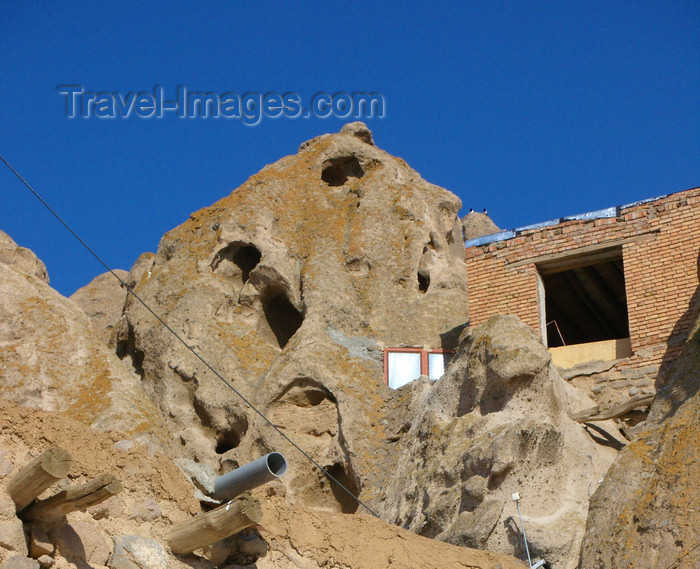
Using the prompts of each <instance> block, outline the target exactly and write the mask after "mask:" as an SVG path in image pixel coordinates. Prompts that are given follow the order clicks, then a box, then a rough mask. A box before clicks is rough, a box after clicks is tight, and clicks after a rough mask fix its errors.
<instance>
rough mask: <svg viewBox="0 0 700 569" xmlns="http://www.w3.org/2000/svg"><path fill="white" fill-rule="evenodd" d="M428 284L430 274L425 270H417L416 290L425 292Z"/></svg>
mask: <svg viewBox="0 0 700 569" xmlns="http://www.w3.org/2000/svg"><path fill="white" fill-rule="evenodd" d="M429 286H430V275H429V274H428V273H427V272H425V271H418V290H419V291H421V292H423V293H425V292H428V287H429Z"/></svg>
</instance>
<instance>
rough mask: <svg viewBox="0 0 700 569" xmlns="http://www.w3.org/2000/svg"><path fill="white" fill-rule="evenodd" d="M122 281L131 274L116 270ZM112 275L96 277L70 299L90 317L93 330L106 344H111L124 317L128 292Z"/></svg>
mask: <svg viewBox="0 0 700 569" xmlns="http://www.w3.org/2000/svg"><path fill="white" fill-rule="evenodd" d="M113 272H114V275H117V276H118V277H119V278H120V279H122V281H126V279H127V277H128V276H129V273H128V272H127V271H123V270H121V269H115V270H114V271H113ZM114 275H113V274H112V273H104V274H102V275H99V276H97V277H95V278H94V279H93V280H92V281H91V282H90V283H88V284H86V285H85V286H84V287H82V288H79V289H78V290H76V291H75V292H74V293H73V294H72V295H71V296H70V299H71V300H72V301H73V302H75V303H76V304H77V305H78V306H80V308H82V309H83V312H85V314H87V315H88V316H89V317H90V320H91V322H92V328H93V330H94V331H95V334H97V335H98V336H99V337H100V338H101V339H102V341H103V342H104V343H105V344H108V343H109V340H110V338H111V336H112V332H113V331H114V328H115V326H116V324H117V322H118V321H119V318H120V317H121V315H122V309H123V308H124V302H126V295H127V292H126V290H125V289H124V288H122V285H121V283H120V282H119V281H118V280H117V279H116V278H115V276H114Z"/></svg>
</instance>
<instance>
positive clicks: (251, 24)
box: [0, 0, 700, 295]
mask: <svg viewBox="0 0 700 569" xmlns="http://www.w3.org/2000/svg"><path fill="white" fill-rule="evenodd" d="M698 37H700V3H699V2H697V1H695V2H691V1H678V2H660V1H658V0H657V1H654V2H652V1H638V2H631V1H630V2H585V3H584V2H567V1H558V2H517V1H514V2H450V3H447V2H444V3H443V2H437V3H427V2H405V1H404V2H389V3H379V2H359V1H358V2H352V3H334V2H308V3H299V4H296V5H292V3H287V2H280V3H277V2H267V3H243V2H206V1H203V2H197V3H189V2H179V1H173V2H169V3H156V2H153V3H147V2H130V1H121V2H99V3H94V5H93V4H88V3H84V2H60V3H59V2H38V1H32V0H22V1H19V0H17V1H15V0H5V1H3V2H2V3H0V59H1V60H2V64H3V65H2V69H3V73H2V79H1V80H0V104H1V105H2V106H1V107H0V154H2V155H3V156H4V157H5V158H6V159H7V160H9V161H10V162H11V163H12V164H13V165H14V166H15V168H17V169H18V170H19V171H20V172H21V173H22V174H23V175H24V176H25V178H26V179H27V180H28V181H29V182H30V183H31V184H32V185H33V186H34V187H35V189H36V190H37V191H39V192H40V193H41V194H42V195H43V196H44V197H45V199H46V200H47V201H49V202H50V203H51V204H53V205H54V206H55V208H56V209H57V210H58V211H59V213H61V215H63V216H64V218H65V219H66V221H68V223H69V224H71V225H72V226H73V227H74V229H75V230H76V231H77V232H78V233H79V234H80V235H81V236H82V237H83V238H84V239H85V240H86V241H87V242H88V243H90V245H91V246H93V247H94V249H95V250H97V251H98V252H99V253H100V254H101V255H102V256H103V257H104V259H105V260H106V262H107V263H108V264H109V265H111V266H113V267H119V268H125V269H128V268H129V267H130V266H131V264H132V263H133V262H134V260H135V259H136V258H137V257H138V255H139V254H140V253H141V252H143V251H155V249H156V248H157V245H158V241H159V239H160V237H161V236H162V235H163V233H165V232H166V231H168V230H169V229H171V228H172V227H174V226H176V225H178V224H180V223H181V222H183V221H184V220H185V219H186V218H187V216H188V215H189V214H190V212H192V211H195V210H197V209H199V208H201V207H204V206H207V205H209V204H211V203H213V202H214V201H216V200H217V199H219V198H221V197H223V196H225V195H228V194H229V193H230V192H231V191H232V190H233V189H234V188H236V187H237V186H239V185H240V184H241V183H242V182H244V181H245V180H246V178H248V177H249V176H250V175H252V174H254V173H255V172H257V171H258V170H259V169H260V168H261V167H262V166H264V165H265V164H268V163H271V162H274V161H275V160H277V159H278V158H280V157H282V156H285V155H288V154H293V153H295V152H296V150H297V148H298V146H299V144H300V143H301V142H303V141H305V140H308V139H309V138H312V137H313V136H316V135H318V134H321V133H324V132H335V131H338V130H339V129H340V128H341V126H342V125H343V124H344V123H345V122H347V119H338V118H326V119H321V118H314V117H311V118H308V119H304V118H296V119H290V118H284V117H282V118H278V119H270V118H263V120H262V121H261V123H260V124H259V125H257V126H253V127H251V126H246V125H244V124H242V122H241V121H239V120H236V119H212V118H209V119H203V118H197V119H183V118H178V117H176V116H174V115H168V114H166V116H164V117H163V118H161V119H158V118H147V119H145V118H138V117H136V116H133V115H132V116H131V117H130V118H127V119H121V118H116V119H111V120H110V119H100V118H96V117H94V116H92V117H91V118H80V117H78V118H74V119H70V118H67V117H66V97H65V96H62V95H60V94H59V92H58V90H57V88H58V86H59V85H67V84H72V85H80V86H82V87H83V88H84V89H85V90H86V91H90V92H103V91H104V92H116V93H121V94H123V95H124V96H126V95H127V94H128V93H131V92H133V93H136V92H152V91H153V88H154V86H156V85H161V86H163V89H164V90H165V92H166V93H167V94H172V93H174V92H175V90H176V89H177V87H178V86H179V85H183V86H185V87H187V88H188V89H189V90H190V91H206V92H214V93H225V92H235V93H239V94H243V93H247V92H260V93H268V92H277V93H287V92H294V93H298V94H299V95H300V96H301V98H302V99H303V100H304V101H308V100H309V99H311V97H312V96H313V95H314V94H315V93H318V92H326V93H338V92H348V93H353V92H378V93H381V94H382V95H383V97H384V100H385V103H386V108H385V111H386V114H385V117H384V118H381V119H379V118H374V119H368V120H366V122H367V124H368V125H369V127H370V128H371V129H372V131H373V132H374V137H375V141H376V143H377V145H378V146H380V147H381V148H383V149H385V150H387V151H388V152H390V153H391V154H394V155H397V156H401V157H402V158H404V159H405V160H406V161H407V162H408V163H409V164H410V165H411V166H412V167H413V168H415V169H416V170H417V171H418V172H420V174H421V175H422V176H423V177H424V178H425V179H426V180H428V181H430V182H433V183H435V184H438V185H440V186H443V187H445V188H447V189H449V190H450V191H452V192H454V193H455V194H457V195H458V196H459V197H460V198H461V199H462V202H463V204H464V211H467V210H468V209H469V208H470V207H471V208H474V209H476V210H478V211H481V210H482V209H483V208H488V211H489V215H490V216H491V217H492V218H493V219H494V221H495V222H496V223H497V224H498V225H500V226H501V227H504V228H513V227H517V226H522V225H526V224H530V223H534V222H538V221H543V220H547V219H550V218H555V217H560V216H563V215H568V214H575V213H581V212H585V211H590V210H594V209H600V208H603V207H608V206H612V205H619V204H624V203H628V202H632V201H636V200H639V199H643V198H648V197H653V196H657V195H661V194H666V193H671V192H675V191H680V190H684V189H688V188H690V187H695V186H698V185H700V47H698ZM0 229H2V230H3V231H5V232H7V233H8V234H9V235H10V236H11V237H12V238H13V239H14V240H15V241H17V242H18V243H19V244H20V245H23V246H26V247H29V248H31V249H32V250H34V251H35V252H36V253H37V254H38V255H39V257H40V258H41V259H42V260H43V261H44V262H45V263H46V264H47V267H48V270H49V275H50V277H51V280H52V284H53V286H54V287H55V288H57V289H58V290H59V291H60V292H62V293H63V294H66V295H69V294H71V293H72V292H73V291H74V290H75V289H76V288H78V287H80V286H82V285H84V284H86V283H87V282H88V281H89V280H91V279H92V278H93V277H94V276H96V275H97V274H99V273H101V272H103V269H102V268H101V267H100V265H98V264H97V262H96V261H94V260H93V259H92V258H91V257H89V256H88V254H87V253H86V252H85V251H84V250H83V249H82V248H81V247H80V246H79V245H78V244H77V243H76V242H75V241H74V240H73V238H72V237H70V235H68V234H67V232H66V231H65V229H63V228H62V227H61V226H60V225H58V223H57V222H56V221H55V220H54V219H53V218H51V217H50V216H49V214H48V213H47V212H46V211H45V210H44V209H43V208H42V206H40V205H39V204H38V203H37V202H36V200H35V198H33V197H32V196H31V195H30V194H29V193H28V191H27V190H26V189H25V188H24V187H23V186H22V185H21V184H20V183H19V182H18V181H17V180H16V179H15V178H14V176H13V175H12V174H11V173H10V172H9V171H8V170H7V169H6V168H5V167H4V165H2V164H0Z"/></svg>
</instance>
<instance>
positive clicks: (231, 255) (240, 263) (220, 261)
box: [212, 243, 262, 283]
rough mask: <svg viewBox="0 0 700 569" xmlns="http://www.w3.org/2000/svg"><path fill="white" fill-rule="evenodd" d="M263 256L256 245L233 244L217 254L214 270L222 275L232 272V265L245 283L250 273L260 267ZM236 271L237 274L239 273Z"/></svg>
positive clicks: (213, 263)
mask: <svg viewBox="0 0 700 569" xmlns="http://www.w3.org/2000/svg"><path fill="white" fill-rule="evenodd" d="M261 257H262V254H261V253H260V251H259V250H258V248H257V247H256V246H255V245H250V244H248V243H231V244H230V245H227V246H226V247H224V248H223V249H221V251H219V252H218V253H217V254H216V257H214V261H213V262H212V270H214V271H217V272H222V273H227V272H232V271H231V269H232V267H230V266H227V265H230V264H231V263H232V264H233V265H235V266H236V267H237V268H238V271H240V275H241V280H242V281H243V282H244V283H245V282H247V281H248V278H249V277H250V272H251V271H252V270H253V269H254V268H255V267H257V266H258V263H259V262H260V259H261ZM238 271H236V272H238Z"/></svg>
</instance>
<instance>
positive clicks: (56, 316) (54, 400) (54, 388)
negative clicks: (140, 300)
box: [0, 232, 169, 444]
mask: <svg viewBox="0 0 700 569" xmlns="http://www.w3.org/2000/svg"><path fill="white" fill-rule="evenodd" d="M48 281H49V279H48V276H47V274H46V268H45V266H44V264H43V263H42V262H41V261H40V260H39V259H37V258H36V256H35V255H34V253H32V252H31V251H29V250H28V249H24V248H22V247H18V246H17V244H15V242H14V241H12V239H10V237H9V236H7V235H6V234H5V233H2V232H0V283H2V287H1V288H0V377H1V378H2V381H0V397H4V398H6V399H9V400H11V401H14V402H16V403H19V404H20V405H24V406H28V407H36V408H39V409H44V410H47V411H60V412H64V413H67V414H69V415H70V416H72V417H74V418H76V419H79V420H81V421H82V422H84V423H85V424H88V425H92V426H94V427H96V428H98V429H101V430H118V431H121V432H122V433H125V434H126V435H128V436H134V437H139V436H141V437H142V438H144V439H145V440H150V441H151V442H152V443H154V444H169V441H168V439H169V437H167V436H166V434H165V432H166V431H165V428H164V425H163V423H162V421H161V419H160V416H159V415H158V413H157V411H156V409H155V407H154V406H153V404H152V403H151V402H150V400H149V399H148V397H146V394H145V392H144V391H143V389H142V388H141V386H140V383H139V381H140V380H139V377H138V375H137V374H135V373H134V371H133V369H132V368H131V366H129V365H126V364H125V362H122V361H120V360H119V358H117V357H116V355H115V354H114V352H113V351H110V350H108V348H107V346H106V345H105V344H103V342H102V341H101V340H100V337H99V334H98V335H96V334H95V331H94V329H93V326H92V324H91V322H90V319H89V318H88V317H87V315H86V314H85V312H83V311H82V310H81V309H80V307H79V306H78V305H77V304H75V303H74V302H72V301H70V300H68V299H67V298H65V297H63V296H61V295H60V294H59V293H58V292H56V291H55V290H54V289H52V288H51V287H50V286H49V282H48Z"/></svg>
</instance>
